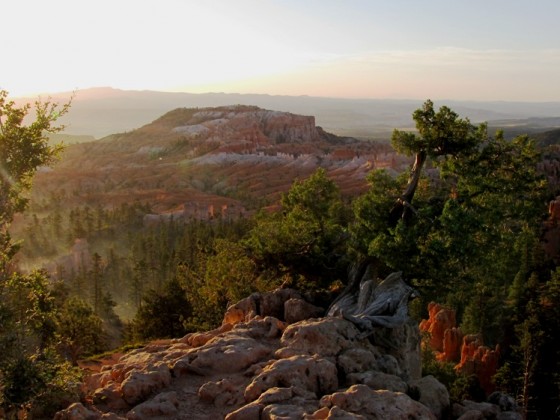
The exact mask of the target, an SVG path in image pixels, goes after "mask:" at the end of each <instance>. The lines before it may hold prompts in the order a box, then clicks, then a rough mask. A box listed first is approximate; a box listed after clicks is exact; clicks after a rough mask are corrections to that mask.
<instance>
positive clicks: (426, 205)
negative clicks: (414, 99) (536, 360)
mask: <svg viewBox="0 0 560 420" xmlns="http://www.w3.org/2000/svg"><path fill="white" fill-rule="evenodd" d="M415 119H416V120H417V126H418V131H419V133H420V137H418V136H416V135H413V134H410V135H408V134H405V133H401V132H397V133H396V134H395V138H394V140H395V142H396V143H397V144H395V146H396V147H398V148H399V149H400V150H402V151H406V150H409V151H410V152H411V153H416V152H418V151H421V150H425V151H426V154H427V156H428V157H430V156H431V157H432V160H431V163H432V164H433V165H434V166H437V167H438V168H439V172H437V173H436V172H433V175H432V177H431V178H430V179H427V178H424V179H423V178H421V177H419V178H418V182H417V186H416V187H415V188H414V191H415V192H416V195H415V201H414V203H411V202H410V201H409V202H408V204H407V205H410V207H409V208H413V216H412V217H409V218H407V219H400V220H398V221H397V222H396V223H395V224H392V223H391V222H390V214H391V212H392V211H393V209H394V207H393V209H391V199H395V197H396V198H397V200H398V197H399V191H402V189H403V185H404V180H403V179H396V180H393V179H391V178H390V177H389V176H388V175H387V174H383V173H381V172H375V173H373V174H371V175H370V178H369V181H370V184H371V188H370V190H369V191H368V192H367V193H366V194H365V195H364V196H362V197H360V198H359V199H358V200H356V203H355V206H354V211H355V217H356V222H355V224H354V226H353V227H352V229H351V231H352V234H353V237H352V243H353V244H355V247H356V249H357V250H358V251H359V252H360V253H362V254H364V255H367V256H368V257H370V258H373V259H374V260H375V261H377V262H378V265H379V266H380V267H381V269H383V267H386V269H387V268H388V269H390V270H396V269H398V270H402V271H403V272H404V275H405V277H406V278H408V279H409V280H410V281H411V282H412V283H413V284H414V285H415V286H416V287H417V288H418V289H420V292H421V294H422V296H423V298H424V299H425V301H426V302H428V301H430V300H437V301H439V302H442V303H449V304H451V305H452V306H453V307H455V308H457V310H458V315H459V318H460V319H461V318H462V319H463V321H465V325H464V328H465V329H466V330H469V331H472V332H483V333H484V335H485V339H486V340H487V341H488V342H489V343H492V342H496V341H499V339H500V336H501V333H502V330H501V319H502V317H503V316H504V313H503V311H502V309H501V306H500V303H501V302H504V301H505V300H506V299H507V294H508V293H509V288H510V285H511V283H512V281H513V279H514V278H515V275H516V273H517V272H518V270H519V268H520V262H521V261H522V258H520V257H521V255H522V253H523V250H522V247H521V246H515V244H516V243H521V242H522V241H524V240H525V238H527V237H536V235H537V234H538V233H537V231H538V228H539V220H540V218H542V216H543V215H544V212H545V210H546V207H545V202H546V200H545V198H544V197H545V196H544V194H545V191H546V190H545V187H546V185H545V182H544V180H543V179H542V178H541V177H540V176H539V174H538V173H537V170H536V168H537V163H538V162H539V154H538V152H537V150H536V149H535V146H534V144H533V142H532V141H531V140H530V139H528V138H527V137H525V136H523V137H519V138H516V139H514V140H513V141H511V142H508V141H506V140H505V139H504V138H503V136H502V134H501V133H497V135H496V136H495V137H488V136H487V134H486V127H485V126H484V125H482V126H480V127H479V128H475V127H473V126H471V125H470V124H469V123H468V120H461V119H459V118H458V117H457V115H456V114H455V113H453V112H452V111H450V110H449V109H446V108H444V107H442V108H441V109H440V111H439V113H435V112H434V110H433V104H431V103H430V102H427V103H426V104H425V106H424V108H423V109H421V110H418V111H417V112H416V113H415ZM436 174H439V177H437V176H436ZM409 188H410V179H409V182H408V187H407V189H409ZM409 198H410V197H409ZM393 203H394V201H393ZM401 203H402V201H401ZM412 205H413V207H412ZM442 299H443V300H444V301H442Z"/></svg>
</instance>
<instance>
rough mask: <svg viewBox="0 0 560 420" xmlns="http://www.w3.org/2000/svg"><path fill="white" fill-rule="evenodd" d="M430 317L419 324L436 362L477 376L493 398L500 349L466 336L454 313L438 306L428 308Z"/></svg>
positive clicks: (432, 303)
mask: <svg viewBox="0 0 560 420" xmlns="http://www.w3.org/2000/svg"><path fill="white" fill-rule="evenodd" d="M428 314H429V318H428V319H425V320H422V321H421V322H420V330H421V331H423V332H426V333H428V344H429V346H430V348H431V349H432V350H434V351H435V353H436V358H437V360H440V361H445V362H451V363H455V370H456V371H457V372H460V373H463V374H465V375H475V376H476V377H477V378H478V381H479V383H480V386H481V387H482V389H483V390H484V391H485V392H486V395H490V394H491V393H492V392H493V391H494V389H495V386H494V384H493V382H492V376H494V375H495V374H496V369H497V368H498V361H499V355H500V350H499V348H498V347H496V348H495V349H490V348H489V347H486V346H485V345H484V343H483V341H482V337H481V336H480V335H478V334H475V335H466V336H464V335H463V333H462V332H461V330H460V328H457V327H456V325H455V322H456V321H455V311H454V310H452V309H450V308H445V307H443V306H441V305H439V304H437V303H434V302H431V303H430V304H429V305H428Z"/></svg>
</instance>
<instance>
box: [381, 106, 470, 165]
mask: <svg viewBox="0 0 560 420" xmlns="http://www.w3.org/2000/svg"><path fill="white" fill-rule="evenodd" d="M412 117H413V119H414V121H415V122H416V128H417V130H418V134H419V136H418V135H416V134H414V133H409V132H404V131H400V130H394V131H393V137H392V139H391V144H392V145H393V147H394V148H395V149H396V150H397V151H398V152H401V153H404V154H407V155H409V156H410V155H413V154H416V153H419V152H425V153H426V154H427V155H428V157H432V158H433V157H437V156H444V155H454V156H457V155H458V154H459V153H462V152H464V151H468V150H471V149H472V148H474V147H476V146H477V145H478V144H479V142H480V132H478V131H477V128H476V127H474V126H473V125H472V124H471V123H470V121H469V120H468V119H461V118H459V115H458V114H457V113H455V112H454V111H452V110H451V109H449V108H448V107H446V106H442V107H441V108H440V109H439V110H438V111H437V112H436V111H435V109H434V104H433V102H432V101H430V100H427V101H426V102H425V103H424V105H423V107H422V108H421V109H417V110H416V111H414V113H413V114H412Z"/></svg>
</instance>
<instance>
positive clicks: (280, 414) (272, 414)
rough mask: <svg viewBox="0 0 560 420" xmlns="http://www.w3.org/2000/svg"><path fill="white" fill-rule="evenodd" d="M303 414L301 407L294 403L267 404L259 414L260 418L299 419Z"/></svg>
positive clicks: (270, 419) (265, 419) (263, 419)
mask: <svg viewBox="0 0 560 420" xmlns="http://www.w3.org/2000/svg"><path fill="white" fill-rule="evenodd" d="M304 415H305V411H304V409H303V407H300V406H299V405H295V404H271V405H267V406H266V407H265V408H264V409H263V411H262V414H261V419H262V420H287V419H301V418H303V416H304Z"/></svg>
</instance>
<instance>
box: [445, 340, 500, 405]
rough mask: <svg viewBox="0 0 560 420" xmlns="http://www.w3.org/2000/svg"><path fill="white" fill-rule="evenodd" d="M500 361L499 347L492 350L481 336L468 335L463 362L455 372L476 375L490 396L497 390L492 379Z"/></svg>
mask: <svg viewBox="0 0 560 420" xmlns="http://www.w3.org/2000/svg"><path fill="white" fill-rule="evenodd" d="M499 359H500V348H499V346H496V348H494V349H491V348H489V347H486V346H485V345H484V343H483V341H482V337H481V336H480V335H478V334H473V335H467V336H465V338H464V339H463V346H462V347H461V361H460V362H459V364H457V365H456V366H455V370H456V371H458V372H461V373H463V374H465V375H467V376H469V375H476V377H477V378H478V380H479V382H480V386H481V388H482V389H483V390H484V392H486V395H489V394H491V393H492V392H493V391H494V390H495V388H496V386H495V385H494V383H493V381H492V377H493V376H494V375H495V374H496V370H497V368H498V362H499Z"/></svg>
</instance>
